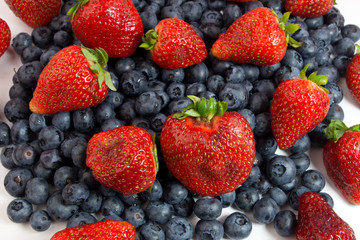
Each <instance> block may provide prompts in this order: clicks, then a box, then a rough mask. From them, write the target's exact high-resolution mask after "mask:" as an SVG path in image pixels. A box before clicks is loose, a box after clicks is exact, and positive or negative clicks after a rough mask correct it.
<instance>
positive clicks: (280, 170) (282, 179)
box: [266, 155, 296, 185]
mask: <svg viewBox="0 0 360 240" xmlns="http://www.w3.org/2000/svg"><path fill="white" fill-rule="evenodd" d="M266 174H267V176H268V178H269V180H270V181H271V182H272V183H273V184H275V185H283V184H285V183H289V182H290V181H291V180H292V179H294V178H295V175H296V166H295V163H294V162H293V160H292V159H291V158H289V157H287V156H281V155H278V156H276V157H274V158H272V159H271V160H270V161H269V162H268V163H267V164H266Z"/></svg>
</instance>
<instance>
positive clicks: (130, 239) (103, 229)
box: [50, 220, 135, 240]
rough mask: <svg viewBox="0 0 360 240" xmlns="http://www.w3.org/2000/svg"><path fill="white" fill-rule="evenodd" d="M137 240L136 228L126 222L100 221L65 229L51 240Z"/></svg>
mask: <svg viewBox="0 0 360 240" xmlns="http://www.w3.org/2000/svg"><path fill="white" fill-rule="evenodd" d="M80 239H86V240H100V239H101V240H135V227H134V226H133V225H131V224H130V223H128V222H126V221H112V220H107V221H99V222H96V223H90V224H86V225H82V226H78V227H73V228H65V229H63V230H61V231H59V232H57V233H55V234H54V236H52V238H51V239H50V240H80Z"/></svg>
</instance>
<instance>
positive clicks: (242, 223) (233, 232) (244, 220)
mask: <svg viewBox="0 0 360 240" xmlns="http://www.w3.org/2000/svg"><path fill="white" fill-rule="evenodd" d="M223 225H224V233H225V235H226V236H228V237H229V238H231V239H245V238H247V237H248V236H250V233H251V231H252V223H251V220H250V219H249V218H248V217H247V216H246V215H245V214H243V213H241V212H233V213H231V214H230V215H228V216H227V217H226V218H225V221H224V224H223Z"/></svg>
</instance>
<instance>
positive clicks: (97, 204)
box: [80, 191, 103, 213]
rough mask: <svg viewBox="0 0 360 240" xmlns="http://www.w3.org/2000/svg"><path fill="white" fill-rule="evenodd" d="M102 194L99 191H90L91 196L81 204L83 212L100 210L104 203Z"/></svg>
mask: <svg viewBox="0 0 360 240" xmlns="http://www.w3.org/2000/svg"><path fill="white" fill-rule="evenodd" d="M102 201H103V198H102V195H101V194H100V193H99V192H97V191H90V194H89V196H88V197H87V198H86V199H85V200H84V201H83V202H82V203H81V204H80V209H81V211H83V212H88V213H96V212H98V211H99V210H100V208H101V205H102Z"/></svg>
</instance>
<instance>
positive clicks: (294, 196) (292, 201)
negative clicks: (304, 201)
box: [288, 186, 310, 210]
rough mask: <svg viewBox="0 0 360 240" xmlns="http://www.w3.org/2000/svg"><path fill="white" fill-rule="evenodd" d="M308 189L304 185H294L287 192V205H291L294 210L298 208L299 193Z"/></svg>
mask: <svg viewBox="0 0 360 240" xmlns="http://www.w3.org/2000/svg"><path fill="white" fill-rule="evenodd" d="M308 191H310V189H308V188H307V187H305V186H299V187H295V188H294V189H293V190H291V191H290V193H289V197H288V198H289V199H288V202H289V205H290V207H292V208H293V209H294V210H298V208H299V198H300V197H301V195H302V194H303V193H305V192H308Z"/></svg>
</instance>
